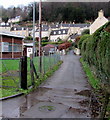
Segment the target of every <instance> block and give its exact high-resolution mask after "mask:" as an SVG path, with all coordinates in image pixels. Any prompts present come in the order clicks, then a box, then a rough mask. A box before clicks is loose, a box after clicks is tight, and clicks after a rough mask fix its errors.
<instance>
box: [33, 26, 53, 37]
mask: <svg viewBox="0 0 110 120" xmlns="http://www.w3.org/2000/svg"><path fill="white" fill-rule="evenodd" d="M50 32H51V31H50V29H49V26H48V25H42V28H41V37H42V38H44V37H48V38H49V36H50ZM31 36H33V30H32V33H31ZM35 37H36V38H38V37H39V27H36V29H35Z"/></svg>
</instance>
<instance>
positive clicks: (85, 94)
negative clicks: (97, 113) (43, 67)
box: [2, 51, 91, 118]
mask: <svg viewBox="0 0 110 120" xmlns="http://www.w3.org/2000/svg"><path fill="white" fill-rule="evenodd" d="M79 58H80V57H79V56H75V55H73V52H72V51H71V52H70V53H69V54H68V55H65V56H62V60H63V61H64V62H63V64H62V65H61V67H60V69H59V70H58V71H56V72H55V74H54V75H53V76H52V77H50V78H49V79H48V80H47V81H45V82H44V83H43V84H42V85H40V86H39V88H38V89H37V90H35V91H34V92H32V93H30V94H29V95H27V96H22V97H19V98H14V99H13V100H7V101H3V107H2V108H3V114H2V117H8V118H91V115H90V114H91V112H90V104H89V102H90V94H91V88H90V86H89V84H88V82H87V78H86V76H85V73H84V72H83V70H82V67H81V64H80V62H79ZM6 107H8V108H9V109H8V110H7V108H6Z"/></svg>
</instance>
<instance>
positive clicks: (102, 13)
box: [98, 10, 104, 18]
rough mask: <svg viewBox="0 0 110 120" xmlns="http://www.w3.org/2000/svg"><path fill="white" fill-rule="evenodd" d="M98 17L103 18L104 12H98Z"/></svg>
mask: <svg viewBox="0 0 110 120" xmlns="http://www.w3.org/2000/svg"><path fill="white" fill-rule="evenodd" d="M98 16H99V17H100V18H102V17H104V11H103V10H100V11H99V13H98Z"/></svg>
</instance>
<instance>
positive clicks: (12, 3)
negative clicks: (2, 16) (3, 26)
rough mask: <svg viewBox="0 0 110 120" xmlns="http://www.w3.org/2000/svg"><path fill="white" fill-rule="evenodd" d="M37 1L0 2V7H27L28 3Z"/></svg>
mask: <svg viewBox="0 0 110 120" xmlns="http://www.w3.org/2000/svg"><path fill="white" fill-rule="evenodd" d="M33 1H39V0H0V5H2V6H3V7H4V8H8V7H10V6H16V7H17V6H18V5H28V4H29V3H30V2H33Z"/></svg>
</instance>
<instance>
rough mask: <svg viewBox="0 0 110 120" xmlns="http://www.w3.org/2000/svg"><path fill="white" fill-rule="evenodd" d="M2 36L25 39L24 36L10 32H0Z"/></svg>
mask: <svg viewBox="0 0 110 120" xmlns="http://www.w3.org/2000/svg"><path fill="white" fill-rule="evenodd" d="M0 35H2V36H10V37H17V38H25V37H24V36H20V35H16V34H13V33H11V32H0Z"/></svg>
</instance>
